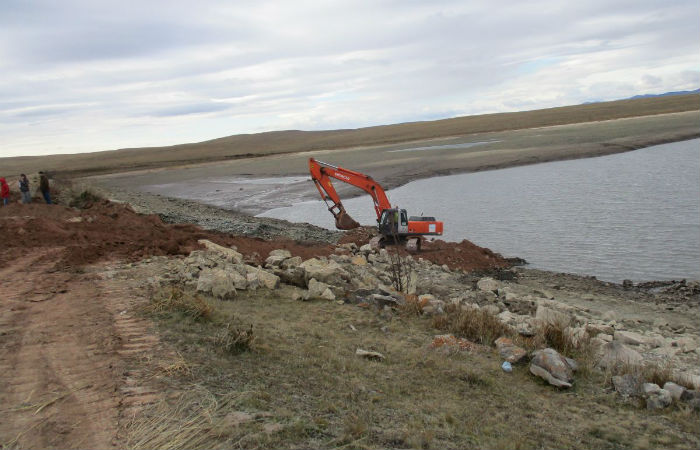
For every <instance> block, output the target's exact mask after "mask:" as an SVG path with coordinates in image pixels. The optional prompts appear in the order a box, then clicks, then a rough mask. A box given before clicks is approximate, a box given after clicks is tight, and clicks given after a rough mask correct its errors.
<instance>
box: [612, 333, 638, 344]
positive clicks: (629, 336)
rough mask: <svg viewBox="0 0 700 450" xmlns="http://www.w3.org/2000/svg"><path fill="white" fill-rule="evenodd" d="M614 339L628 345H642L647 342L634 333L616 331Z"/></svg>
mask: <svg viewBox="0 0 700 450" xmlns="http://www.w3.org/2000/svg"><path fill="white" fill-rule="evenodd" d="M613 339H614V340H616V341H620V342H622V343H623V344H628V345H642V344H644V343H645V342H646V339H645V338H644V336H642V335H641V334H639V333H634V332H632V331H615V334H614V336H613Z"/></svg>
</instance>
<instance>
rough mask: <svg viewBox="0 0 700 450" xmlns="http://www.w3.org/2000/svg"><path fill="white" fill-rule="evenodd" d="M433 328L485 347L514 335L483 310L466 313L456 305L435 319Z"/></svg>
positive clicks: (446, 309) (449, 307)
mask: <svg viewBox="0 0 700 450" xmlns="http://www.w3.org/2000/svg"><path fill="white" fill-rule="evenodd" d="M433 327H435V328H436V329H438V330H441V331H448V332H450V333H452V334H454V335H455V336H459V337H463V338H466V339H469V340H470V341H472V342H476V343H478V344H484V345H491V344H493V342H494V341H495V340H496V339H498V338H499V337H501V336H511V335H512V334H513V332H512V329H511V328H510V327H508V326H507V325H504V324H503V323H501V321H500V320H499V319H498V318H497V317H496V316H494V315H493V314H490V313H488V312H486V311H484V310H481V309H477V310H469V311H465V310H462V309H460V308H459V307H458V306H455V305H448V306H447V307H446V308H445V314H441V315H439V316H436V317H435V318H433Z"/></svg>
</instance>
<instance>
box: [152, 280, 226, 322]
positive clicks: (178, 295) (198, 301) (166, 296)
mask: <svg viewBox="0 0 700 450" xmlns="http://www.w3.org/2000/svg"><path fill="white" fill-rule="evenodd" d="M146 310H147V311H149V312H154V313H162V312H170V311H176V312H181V313H183V314H185V315H186V316H188V317H191V318H193V319H210V318H211V315H212V311H213V308H212V307H211V305H210V304H209V303H207V302H206V301H205V300H204V299H202V298H201V297H200V296H199V295H193V294H191V293H189V292H186V291H184V290H182V289H181V288H179V287H171V288H170V289H167V290H163V291H159V292H156V293H155V294H154V295H153V296H152V297H151V303H150V304H149V305H148V306H147V307H146Z"/></svg>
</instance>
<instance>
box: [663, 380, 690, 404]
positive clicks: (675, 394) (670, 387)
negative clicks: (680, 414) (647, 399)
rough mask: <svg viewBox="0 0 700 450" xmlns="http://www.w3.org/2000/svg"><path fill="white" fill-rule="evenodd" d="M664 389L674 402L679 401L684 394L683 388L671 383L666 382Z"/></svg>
mask: <svg viewBox="0 0 700 450" xmlns="http://www.w3.org/2000/svg"><path fill="white" fill-rule="evenodd" d="M664 389H665V390H667V391H668V392H670V393H671V398H673V400H675V401H679V400H680V399H681V397H682V396H683V392H685V390H686V389H685V388H684V387H683V386H680V385H678V384H676V383H674V382H673V381H667V382H666V383H664Z"/></svg>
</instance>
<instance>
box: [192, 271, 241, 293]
mask: <svg viewBox="0 0 700 450" xmlns="http://www.w3.org/2000/svg"><path fill="white" fill-rule="evenodd" d="M197 291H198V292H205V293H210V294H211V295H213V296H214V297H217V298H220V299H231V298H234V297H235V296H236V288H235V286H234V282H233V278H232V276H230V274H229V273H227V272H226V271H224V270H221V269H204V270H202V272H201V273H200V274H199V280H198V281H197Z"/></svg>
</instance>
